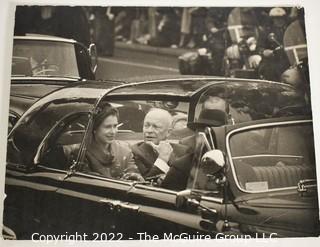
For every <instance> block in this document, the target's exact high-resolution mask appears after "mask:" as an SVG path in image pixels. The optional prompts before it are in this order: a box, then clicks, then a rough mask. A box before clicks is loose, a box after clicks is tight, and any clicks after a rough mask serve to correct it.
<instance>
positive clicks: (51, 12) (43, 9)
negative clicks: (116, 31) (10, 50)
mask: <svg viewBox="0 0 320 247" xmlns="http://www.w3.org/2000/svg"><path fill="white" fill-rule="evenodd" d="M20 8H21V11H18V13H19V15H18V16H17V19H16V21H17V23H16V26H19V25H20V24H19V23H22V22H25V21H26V20H25V19H24V15H23V13H26V15H27V16H29V14H28V13H30V11H31V14H32V18H31V17H30V16H29V17H30V18H29V19H28V20H30V24H29V25H23V26H24V27H25V28H24V30H19V28H16V29H15V31H16V32H17V34H20V35H21V34H26V33H38V34H45V35H53V36H59V37H63V38H69V39H75V40H77V41H79V42H81V43H83V44H84V45H86V46H89V44H90V31H89V23H88V21H87V18H86V14H85V12H84V10H83V9H82V8H81V7H80V6H75V7H68V6H37V7H34V8H33V7H32V8H25V7H24V6H21V7H20V6H19V7H18V8H17V10H18V9H19V10H20ZM24 11H25V12H24ZM65 20H68V21H65Z"/></svg>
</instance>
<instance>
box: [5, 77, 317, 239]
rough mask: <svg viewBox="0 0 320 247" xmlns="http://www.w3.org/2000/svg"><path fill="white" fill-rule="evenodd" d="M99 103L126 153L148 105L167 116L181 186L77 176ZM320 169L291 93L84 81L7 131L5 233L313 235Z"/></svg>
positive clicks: (304, 109)
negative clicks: (110, 109) (185, 161)
mask: <svg viewBox="0 0 320 247" xmlns="http://www.w3.org/2000/svg"><path fill="white" fill-rule="evenodd" d="M106 103H108V104H111V105H112V106H114V107H116V108H117V109H118V111H119V116H120V117H119V123H120V124H119V130H118V133H117V136H116V138H117V140H121V141H124V142H127V143H129V144H130V145H133V144H135V143H137V142H141V141H143V135H142V125H143V120H144V117H145V115H146V113H147V112H148V111H149V110H150V109H151V108H162V109H165V110H167V111H168V112H169V113H170V114H171V115H172V117H173V119H174V123H173V127H172V131H171V134H170V136H169V137H168V140H169V141H170V142H171V143H180V144H181V145H189V147H190V148H191V149H192V152H191V154H192V159H191V160H190V162H191V163H190V164H189V165H188V166H187V167H189V168H188V169H187V170H185V171H184V172H185V173H186V174H188V179H187V183H186V184H185V186H184V187H183V188H170V189H168V188H164V187H163V185H162V183H161V179H160V178H159V177H158V178H150V179H145V180H144V181H141V180H138V181H137V180H134V179H133V178H130V177H127V178H128V179H123V178H121V179H118V178H112V177H104V176H102V175H99V174H97V173H94V172H91V171H90V170H83V164H84V163H85V162H86V160H85V159H84V156H85V153H86V150H87V147H88V145H90V135H91V134H92V128H93V126H92V125H93V122H92V119H93V117H94V116H95V114H97V112H98V109H99V108H102V107H103V106H104V105H105V104H106ZM188 143H189V144H188ZM190 143H193V144H191V145H190ZM74 144H77V145H78V146H80V148H79V150H78V152H77V154H76V155H73V156H72V157H67V154H66V153H65V152H63V151H61V150H63V147H65V146H68V145H74ZM315 170H316V169H315V154H314V139H313V126H312V119H311V113H310V105H309V104H308V102H306V99H305V97H304V95H303V94H301V93H299V92H297V91H295V90H294V89H293V88H292V87H291V86H289V85H285V84H281V83H276V82H270V81H260V80H246V79H225V78H210V77H207V78H197V77H193V78H176V79H162V80H160V79H159V80H149V81H144V82H136V83H130V84H123V85H117V84H116V83H115V84H111V83H108V84H106V83H101V82H79V83H75V84H72V85H70V86H68V87H64V88H62V89H59V90H57V91H54V92H52V93H51V94H49V95H47V96H45V97H43V98H41V99H40V100H39V101H37V102H36V103H35V104H33V105H32V106H31V107H30V108H29V109H28V110H27V111H26V112H25V113H24V115H23V116H22V117H21V118H20V119H19V120H18V122H17V124H16V125H15V126H14V127H13V129H12V131H11V132H10V134H9V136H8V150H7V165H6V181H5V191H6V194H7V197H6V199H5V202H4V225H6V226H7V227H8V228H10V229H12V231H14V233H15V236H16V237H17V239H34V240H35V239H38V238H39V236H42V235H43V234H51V235H55V236H58V235H59V236H62V235H63V234H64V235H68V236H69V235H70V236H71V235H72V234H78V235H79V234H80V235H81V234H82V236H85V235H86V239H91V240H102V241H104V240H121V239H150V238H151V239H179V238H188V239H190V238H192V239H199V238H207V239H208V238H218V237H219V236H220V237H221V236H228V235H229V236H230V235H233V236H247V237H268V236H269V237H306V236H319V218H318V216H319V206H318V197H317V187H316V172H315ZM124 177H126V176H124Z"/></svg>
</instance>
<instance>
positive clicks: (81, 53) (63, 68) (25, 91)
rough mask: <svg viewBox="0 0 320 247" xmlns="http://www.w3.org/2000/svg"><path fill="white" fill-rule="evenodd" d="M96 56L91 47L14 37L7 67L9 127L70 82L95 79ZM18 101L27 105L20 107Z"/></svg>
mask: <svg viewBox="0 0 320 247" xmlns="http://www.w3.org/2000/svg"><path fill="white" fill-rule="evenodd" d="M96 68H97V53H96V47H95V45H94V44H90V46H89V48H86V47H85V46H84V45H83V44H81V43H79V42H77V41H75V40H72V39H65V38H60V37H54V36H46V35H37V34H31V35H26V36H15V37H14V40H13V53H12V65H11V91H10V94H11V98H10V99H11V103H10V106H11V108H10V116H9V126H10V127H12V126H13V125H14V124H15V122H16V121H17V120H18V119H19V117H20V116H21V114H22V113H23V112H24V111H25V110H26V109H27V107H28V106H30V104H32V103H34V102H35V101H36V100H38V99H39V98H41V97H42V96H44V95H46V94H48V93H49V92H51V91H53V90H56V89H58V88H60V87H63V86H65V85H68V84H70V83H72V82H77V81H80V80H93V79H95V71H96ZM21 97H24V99H25V101H29V103H28V104H26V106H25V107H23V106H22V103H21V101H20V100H19V99H20V98H21Z"/></svg>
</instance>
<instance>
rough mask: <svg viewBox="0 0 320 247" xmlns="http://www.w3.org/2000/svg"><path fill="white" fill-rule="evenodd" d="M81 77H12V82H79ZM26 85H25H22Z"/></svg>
mask: <svg viewBox="0 0 320 247" xmlns="http://www.w3.org/2000/svg"><path fill="white" fill-rule="evenodd" d="M80 79H81V78H80V77H74V78H70V77H52V76H50V77H45V76H43V77H40V76H11V80H16V81H26V80H30V81H37V80H42V81H43V80H44V81H78V80H80ZM22 85H24V84H22Z"/></svg>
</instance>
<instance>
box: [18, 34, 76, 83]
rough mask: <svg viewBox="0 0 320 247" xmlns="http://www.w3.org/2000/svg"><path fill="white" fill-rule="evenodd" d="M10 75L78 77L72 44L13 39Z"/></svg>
mask: <svg viewBox="0 0 320 247" xmlns="http://www.w3.org/2000/svg"><path fill="white" fill-rule="evenodd" d="M12 76H35V77H37V76H41V77H46V76H48V77H49V76H62V77H73V78H79V77H80V75H79V70H78V64H77V58H76V53H75V47H74V44H71V43H66V42H54V41H41V40H15V41H14V45H13V58H12Z"/></svg>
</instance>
